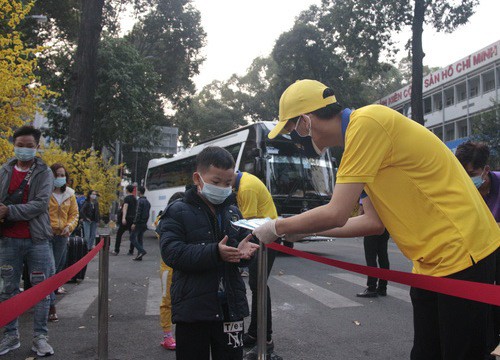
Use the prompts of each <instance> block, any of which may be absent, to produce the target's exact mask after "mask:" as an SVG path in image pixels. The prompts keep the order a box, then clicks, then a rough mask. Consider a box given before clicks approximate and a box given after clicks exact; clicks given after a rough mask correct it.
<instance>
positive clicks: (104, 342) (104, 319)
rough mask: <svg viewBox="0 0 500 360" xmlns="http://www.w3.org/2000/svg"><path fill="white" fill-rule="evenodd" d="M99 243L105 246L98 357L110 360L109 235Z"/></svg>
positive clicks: (104, 236)
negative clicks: (102, 242)
mask: <svg viewBox="0 0 500 360" xmlns="http://www.w3.org/2000/svg"><path fill="white" fill-rule="evenodd" d="M99 241H104V246H103V248H102V250H101V251H100V252H99V296H98V297H99V305H98V306H99V308H98V315H97V317H98V319H99V323H98V331H97V336H98V340H97V356H98V359H99V360H108V297H109V296H108V278H109V276H108V275H109V242H110V236H109V235H100V236H99Z"/></svg>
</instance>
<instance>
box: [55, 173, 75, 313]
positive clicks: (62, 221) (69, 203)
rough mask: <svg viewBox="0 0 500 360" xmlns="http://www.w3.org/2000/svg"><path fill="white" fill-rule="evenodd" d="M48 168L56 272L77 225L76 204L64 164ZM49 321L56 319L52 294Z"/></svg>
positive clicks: (61, 266) (60, 266) (64, 257)
mask: <svg viewBox="0 0 500 360" xmlns="http://www.w3.org/2000/svg"><path fill="white" fill-rule="evenodd" d="M50 168H51V170H52V174H53V175H54V190H53V192H52V196H51V197H50V203H49V213H50V225H51V227H52V234H53V236H52V238H51V239H50V246H51V248H52V253H53V256H54V269H53V274H57V273H58V272H60V271H61V270H62V269H64V266H65V264H66V254H67V244H68V238H69V234H71V233H72V232H73V230H74V229H75V228H76V226H77V225H78V205H77V204H76V197H75V191H74V190H73V189H72V188H70V187H69V186H67V183H68V182H69V176H68V173H67V171H66V169H65V168H64V165H62V164H59V163H56V164H54V165H52V166H51V167H50ZM63 292H64V289H63V288H62V287H61V288H59V289H58V290H57V291H56V293H63ZM49 321H58V318H57V314H56V307H55V296H54V294H52V296H51V301H50V311H49Z"/></svg>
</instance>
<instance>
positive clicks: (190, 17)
mask: <svg viewBox="0 0 500 360" xmlns="http://www.w3.org/2000/svg"><path fill="white" fill-rule="evenodd" d="M155 3H156V4H155V6H154V7H153V8H152V9H151V11H150V12H149V13H147V14H146V15H145V17H144V19H143V20H142V21H140V22H139V23H138V24H137V25H136V26H135V27H134V28H133V30H132V32H131V33H130V34H129V35H128V36H127V39H128V40H129V41H130V42H131V43H132V44H133V45H134V46H135V47H136V48H137V50H138V51H139V53H140V54H141V55H142V56H143V57H145V58H148V59H150V61H151V63H152V65H153V67H154V69H155V71H156V72H157V73H158V74H159V76H160V81H159V82H158V92H159V93H160V94H161V95H162V97H164V98H165V99H167V100H168V101H170V102H172V103H173V104H174V105H182V102H183V100H184V99H185V98H186V96H189V95H191V94H193V93H194V91H195V86H194V84H193V82H192V80H191V78H192V77H193V76H194V75H196V74H198V73H199V67H200V65H201V63H202V62H203V60H204V58H203V57H202V56H201V55H200V50H201V48H202V47H203V45H204V44H205V37H206V34H205V32H204V30H203V28H202V27H201V15H200V12H199V11H198V10H196V9H195V8H194V7H193V5H192V4H191V1H190V0H157V1H155Z"/></svg>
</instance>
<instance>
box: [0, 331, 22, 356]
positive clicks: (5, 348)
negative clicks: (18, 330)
mask: <svg viewBox="0 0 500 360" xmlns="http://www.w3.org/2000/svg"><path fill="white" fill-rule="evenodd" d="M20 346H21V342H20V341H19V337H18V336H15V335H4V337H3V339H2V341H1V342H0V355H5V354H7V353H8V352H9V351H11V350H15V349H18V348H19V347H20Z"/></svg>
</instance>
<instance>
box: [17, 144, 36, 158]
mask: <svg viewBox="0 0 500 360" xmlns="http://www.w3.org/2000/svg"><path fill="white" fill-rule="evenodd" d="M14 155H16V158H17V160H20V161H30V160H33V159H34V158H35V155H36V149H32V148H25V147H17V146H15V147H14Z"/></svg>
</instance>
